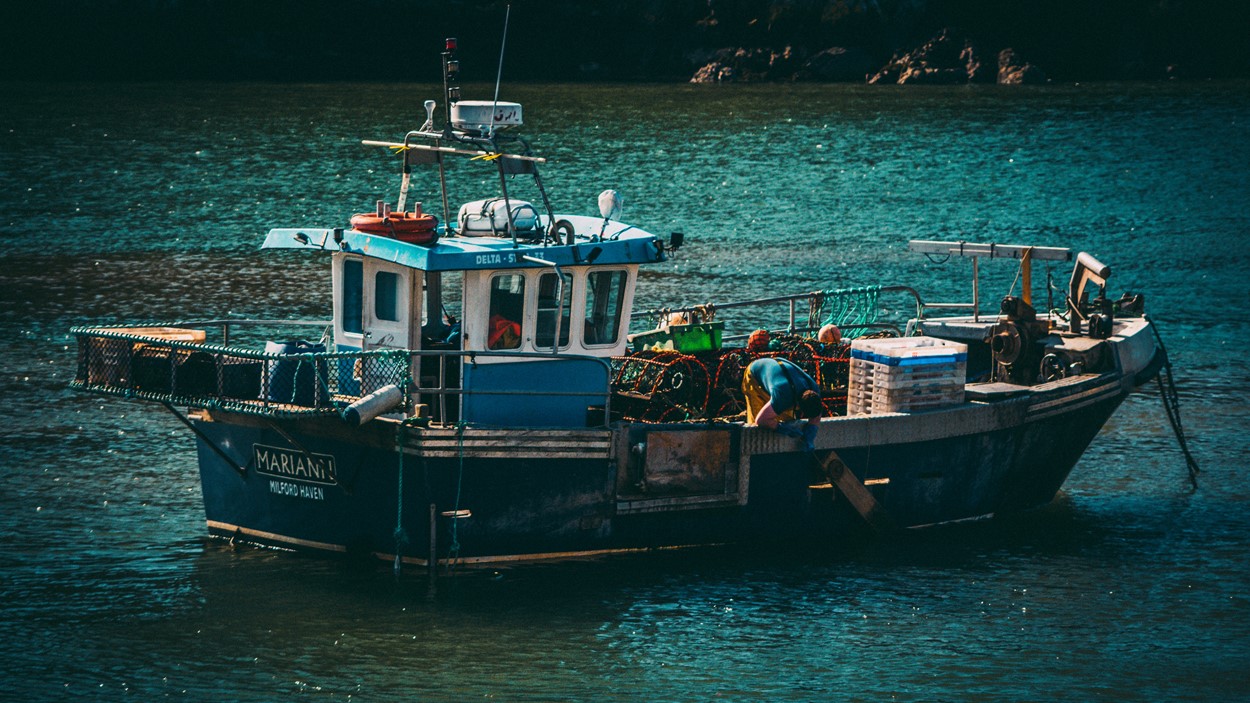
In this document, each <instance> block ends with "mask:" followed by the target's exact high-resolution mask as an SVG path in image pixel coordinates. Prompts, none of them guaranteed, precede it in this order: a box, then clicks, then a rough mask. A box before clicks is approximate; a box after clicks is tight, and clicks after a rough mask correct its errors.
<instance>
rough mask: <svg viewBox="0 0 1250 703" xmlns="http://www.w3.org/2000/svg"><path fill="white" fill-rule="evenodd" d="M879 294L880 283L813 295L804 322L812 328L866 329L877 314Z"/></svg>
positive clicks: (878, 310) (878, 311) (875, 319)
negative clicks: (830, 326) (809, 309)
mask: <svg viewBox="0 0 1250 703" xmlns="http://www.w3.org/2000/svg"><path fill="white" fill-rule="evenodd" d="M880 295H881V286H868V287H865V288H843V289H841V290H826V291H821V292H820V293H816V294H813V295H812V300H811V312H810V314H809V315H808V325H809V326H810V327H811V328H812V329H819V328H820V327H822V326H824V325H830V324H832V325H837V326H838V327H840V328H845V329H861V330H862V329H867V328H869V327H871V326H872V325H873V324H875V323H876V322H877V319H878V317H879V316H880V309H879V308H878V307H877V299H878V298H879V297H880ZM848 336H855V335H848Z"/></svg>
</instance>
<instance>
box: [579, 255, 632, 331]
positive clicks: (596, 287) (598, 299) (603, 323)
mask: <svg viewBox="0 0 1250 703" xmlns="http://www.w3.org/2000/svg"><path fill="white" fill-rule="evenodd" d="M625 279H626V274H625V272H624V271H594V272H592V273H591V274H590V275H589V276H587V277H586V323H585V324H586V326H585V329H584V331H583V335H582V339H583V343H585V344H586V346H595V345H602V344H616V340H617V337H618V336H619V335H620V328H621V308H622V304H623V303H624V301H625Z"/></svg>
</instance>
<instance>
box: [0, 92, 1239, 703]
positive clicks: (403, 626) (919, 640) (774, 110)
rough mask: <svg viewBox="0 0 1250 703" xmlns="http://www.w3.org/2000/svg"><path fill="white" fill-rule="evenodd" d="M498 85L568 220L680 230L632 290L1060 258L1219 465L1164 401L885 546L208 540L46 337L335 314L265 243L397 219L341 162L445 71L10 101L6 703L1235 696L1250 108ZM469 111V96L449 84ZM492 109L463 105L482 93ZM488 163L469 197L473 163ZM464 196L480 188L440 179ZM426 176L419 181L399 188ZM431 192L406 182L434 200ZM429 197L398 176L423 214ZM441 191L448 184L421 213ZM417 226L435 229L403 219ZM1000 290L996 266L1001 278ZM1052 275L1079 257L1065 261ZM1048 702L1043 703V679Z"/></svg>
mask: <svg viewBox="0 0 1250 703" xmlns="http://www.w3.org/2000/svg"><path fill="white" fill-rule="evenodd" d="M709 88H711V87H708V86H641V87H639V86H629V87H622V86H521V87H517V88H516V89H515V90H513V91H510V94H509V95H506V96H505V97H507V98H508V99H512V100H519V101H520V102H523V103H525V105H526V113H527V117H528V119H530V121H531V122H530V125H528V126H527V131H528V133H529V134H531V135H533V136H534V138H535V142H536V146H537V147H538V148H539V149H540V150H542V151H543V152H544V154H545V155H547V156H549V157H551V158H552V160H553V163H552V164H551V165H550V167H549V169H548V172H547V173H546V174H545V176H546V177H545V180H546V182H547V183H548V185H549V186H550V188H551V189H552V191H553V199H554V200H555V201H556V203H557V204H558V205H559V209H561V210H566V211H573V212H579V213H593V212H594V210H595V204H594V203H595V195H596V194H597V193H598V192H599V191H601V190H603V189H604V188H609V187H610V188H614V189H616V190H618V191H620V192H621V193H622V195H623V196H624V198H625V218H626V219H627V220H629V221H631V222H636V223H637V224H638V225H639V226H641V227H643V228H644V229H648V230H651V231H654V232H656V233H659V234H666V233H667V232H669V231H682V232H685V233H686V235H687V241H688V244H687V246H686V248H684V249H683V250H682V252H681V253H680V255H679V256H678V257H677V259H676V260H675V261H673V262H671V263H669V264H666V265H664V266H662V267H659V268H657V269H654V270H652V271H650V272H647V273H645V274H644V279H643V281H644V285H645V288H644V289H642V290H641V291H640V300H639V305H640V306H642V307H651V306H656V305H659V304H663V303H677V302H685V303H699V302H706V301H708V300H718V299H719V300H725V299H731V298H741V297H749V296H756V295H766V294H771V293H775V292H782V291H791V290H809V289H813V288H832V287H840V286H850V285H863V284H871V283H895V282H915V283H917V284H918V287H919V288H921V289H922V292H923V293H925V295H926V297H927V298H928V299H930V300H937V299H951V298H956V297H964V295H965V291H966V286H967V280H968V277H969V271H968V270H967V266H966V263H964V264H962V265H961V264H957V263H953V262H952V263H947V264H946V265H939V264H936V263H932V262H929V261H926V260H925V259H923V258H920V259H913V258H911V257H907V256H905V255H904V253H903V252H904V250H905V247H906V242H907V240H908V239H911V238H935V239H936V238H949V239H959V238H965V239H969V240H994V241H999V242H1011V243H1033V244H1039V245H1058V246H1073V247H1079V248H1083V249H1087V250H1089V251H1091V252H1093V253H1095V254H1096V255H1097V256H1099V258H1101V259H1102V260H1103V261H1104V262H1106V263H1108V264H1110V265H1111V266H1112V269H1113V271H1114V274H1113V278H1112V280H1113V286H1112V287H1113V289H1115V292H1116V293H1118V292H1119V291H1120V290H1124V289H1129V290H1134V291H1142V292H1145V293H1146V296H1147V308H1148V310H1149V311H1151V313H1152V316H1153V317H1154V318H1155V319H1157V320H1159V321H1160V323H1161V325H1162V330H1163V334H1164V339H1165V341H1166V342H1167V344H1168V347H1169V350H1170V351H1171V356H1172V358H1173V360H1174V362H1175V363H1176V364H1177V373H1178V377H1179V380H1180V384H1181V387H1180V392H1181V398H1182V403H1183V406H1182V407H1183V410H1184V413H1185V422H1186V425H1187V427H1188V428H1189V430H1190V431H1191V434H1192V435H1193V439H1192V446H1193V447H1194V449H1195V452H1196V453H1197V455H1198V457H1199V460H1200V462H1201V463H1202V465H1203V467H1204V469H1205V473H1204V474H1203V475H1202V476H1201V478H1200V480H1201V482H1202V488H1201V490H1199V491H1198V492H1197V493H1193V494H1190V493H1188V492H1187V491H1186V478H1185V470H1184V464H1183V462H1182V460H1181V458H1180V455H1179V453H1178V452H1177V450H1176V448H1175V444H1174V440H1173V439H1172V437H1171V435H1170V430H1169V428H1168V427H1167V424H1166V421H1165V420H1164V418H1163V415H1162V413H1161V409H1160V407H1159V400H1158V397H1157V395H1155V394H1154V392H1153V390H1151V389H1147V390H1148V392H1147V393H1144V394H1142V395H1139V396H1136V397H1134V398H1131V399H1130V400H1129V401H1128V402H1126V403H1125V404H1124V406H1123V407H1122V408H1121V409H1120V411H1119V412H1118V413H1117V415H1116V416H1115V417H1114V418H1113V419H1112V421H1111V422H1110V423H1109V424H1108V426H1107V427H1106V429H1105V430H1104V431H1103V433H1102V434H1101V435H1100V437H1099V438H1098V439H1097V440H1096V441H1095V443H1094V445H1093V447H1091V449H1090V451H1089V453H1088V454H1087V455H1086V457H1085V458H1084V459H1083V460H1082V462H1081V464H1080V465H1079V466H1078V467H1077V469H1076V470H1075V471H1074V473H1073V476H1072V478H1071V479H1070V481H1069V483H1068V485H1067V487H1066V489H1065V492H1064V493H1063V494H1062V495H1061V496H1060V498H1059V499H1058V500H1057V501H1056V503H1055V504H1053V505H1051V506H1049V507H1047V508H1045V509H1043V510H1040V511H1037V512H1035V513H1032V514H1029V515H1025V516H1021V517H1018V518H1015V519H1012V520H1010V521H995V522H983V523H974V524H968V525H960V526H955V527H951V528H947V529H941V530H934V531H928V532H921V533H917V534H909V535H906V536H904V537H902V538H901V539H898V540H889V541H868V542H847V543H836V544H829V545H825V546H824V547H823V548H822V549H821V550H819V551H818V552H816V553H811V552H808V551H800V550H798V549H796V548H794V547H787V546H785V545H782V546H774V547H772V548H769V549H766V550H755V551H751V552H743V551H741V550H738V549H718V550H701V551H696V552H666V553H660V554H654V555H647V556H640V557H629V558H621V559H608V560H599V561H589V562H579V563H573V564H562V565H546V566H531V567H518V568H512V569H507V570H500V571H497V572H492V571H488V572H485V573H470V574H463V575H460V576H457V577H455V578H451V579H444V580H441V581H440V582H438V583H437V584H435V585H434V586H433V588H431V586H430V584H429V583H428V582H427V580H426V579H425V578H424V576H423V575H421V574H419V573H408V574H405V575H404V577H402V578H401V579H399V580H395V579H394V578H392V577H391V575H390V574H389V572H388V571H387V570H386V569H378V570H372V569H369V570H360V569H359V568H354V567H350V566H348V565H344V564H339V563H336V562H326V561H321V560H314V559H306V558H301V557H296V556H293V555H290V554H286V553H280V552H272V551H265V550H255V549H241V550H235V549H232V548H230V547H229V546H227V545H223V544H220V543H216V542H209V541H207V540H205V539H204V537H203V535H204V532H205V530H204V525H203V509H202V506H201V504H200V495H199V484H198V476H197V474H196V471H195V466H194V462H195V457H194V450H193V445H192V442H191V439H190V438H189V437H188V436H187V435H186V432H185V430H183V429H182V428H181V426H180V425H179V424H178V423H177V422H176V421H175V420H174V419H173V418H172V417H169V416H168V415H167V414H164V413H162V412H160V411H159V409H153V408H152V407H148V406H145V405H142V404H138V403H132V402H128V401H123V400H113V399H108V400H106V399H100V398H92V397H86V396H81V395H78V394H73V393H70V392H69V391H68V390H67V389H66V388H65V384H66V383H67V382H68V381H69V379H70V378H71V377H72V375H73V372H74V368H75V363H76V360H75V354H76V351H75V349H74V347H73V344H72V340H71V339H70V338H69V336H68V335H67V330H68V329H69V327H71V326H73V325H76V324H83V323H86V322H128V321H139V320H152V321H156V320H173V319H188V318H210V317H220V316H224V315H237V316H255V317H262V316H272V315H275V314H280V315H283V316H300V317H324V316H325V315H327V314H328V310H329V303H328V297H327V294H328V290H327V288H326V286H325V276H326V274H327V272H328V265H327V261H326V260H324V259H321V258H317V257H308V256H302V255H296V254H291V253H287V254H282V253H277V254H270V255H262V254H260V253H259V252H257V251H256V247H257V246H258V244H259V242H260V241H261V237H262V236H263V234H264V232H265V231H266V230H267V229H268V228H269V227H271V226H287V225H297V224H317V225H327V226H332V225H336V224H342V223H344V222H345V221H346V219H347V217H348V216H350V214H351V213H352V212H355V211H360V210H364V209H368V208H369V207H370V205H369V204H370V203H372V202H373V201H375V200H377V199H379V198H388V199H392V200H393V199H394V192H393V191H394V189H395V187H396V181H397V180H398V179H397V178H396V175H397V174H396V173H395V168H394V167H395V164H394V163H393V162H392V161H389V160H388V159H387V157H386V156H385V155H384V154H383V153H375V152H373V151H369V150H366V149H364V148H363V147H361V146H359V144H358V140H359V139H360V138H378V137H381V138H391V137H395V136H397V135H399V134H401V133H402V132H403V131H404V130H406V129H407V128H409V127H411V126H413V125H415V124H416V122H417V121H419V117H418V113H419V111H420V101H421V100H422V99H424V98H425V97H426V96H427V95H430V96H432V95H434V94H435V93H436V92H437V91H436V90H435V89H434V88H433V87H432V86H425V87H421V86H417V87H415V88H414V87H410V86H405V87H403V88H400V87H396V86H384V85H364V86H359V85H308V86H279V87H274V86H255V85H213V84H177V85H163V84H152V85H137V86H136V85H108V86H70V85H51V86H47V85H10V86H6V87H5V89H4V90H5V94H6V97H7V99H6V100H5V101H0V118H3V119H2V120H0V125H3V126H4V127H5V129H4V130H0V140H2V143H3V148H2V149H0V233H2V234H3V242H4V245H5V246H4V249H3V250H2V253H0V291H3V293H2V295H3V300H4V302H5V304H4V305H3V306H0V330H2V331H3V334H0V345H2V346H0V353H2V354H3V358H4V359H5V372H4V374H3V375H2V376H0V393H2V395H0V397H2V398H3V400H4V402H3V403H0V427H2V428H3V430H2V431H0V594H2V595H3V598H0V662H2V663H0V672H2V673H4V674H5V679H6V691H11V692H12V694H13V695H15V696H17V697H22V698H28V697H29V698H33V697H55V698H62V697H73V696H78V697H82V698H88V699H93V698H94V699H102V700H113V699H117V698H122V697H124V696H125V695H126V694H127V693H130V694H132V695H134V696H135V697H140V698H151V697H155V696H160V695H169V696H182V697H185V698H190V699H196V700H207V699H213V700H217V699H227V700H256V701H269V700H273V699H275V698H278V697H282V696H286V695H290V694H291V693H297V692H298V693H303V694H306V695H313V696H319V697H324V698H339V699H346V698H348V697H349V696H350V697H353V698H364V699H369V700H389V699H413V698H420V699H433V700H463V699H467V698H479V697H495V698H500V699H505V700H517V699H520V700H553V699H555V700H589V699H596V700H600V699H605V698H608V699H611V698H617V699H628V700H637V699H647V700H683V701H684V700H690V699H704V698H712V697H714V696H717V697H722V698H729V699H748V700H781V699H785V700H812V699H816V698H824V697H830V696H844V697H862V698H873V699H876V698H886V697H889V696H896V697H898V698H903V699H926V700H932V699H946V700H952V699H958V700H964V699H994V700H999V699H1017V700H1021V699H1038V698H1065V699H1078V698H1086V699H1088V698H1097V699H1102V700H1107V699H1110V700H1116V699H1123V700H1143V699H1145V700H1165V699H1166V700H1175V699H1194V700H1211V699H1223V698H1228V697H1236V696H1237V695H1238V694H1241V695H1244V691H1246V690H1250V680H1248V679H1250V675H1247V674H1246V673H1245V672H1246V671H1248V670H1250V669H1248V668H1247V666H1246V665H1247V664H1250V645H1248V644H1247V643H1248V642H1250V627H1248V626H1247V623H1250V618H1247V603H1246V593H1247V592H1248V588H1247V587H1248V586H1250V568H1248V567H1247V566H1246V563H1245V554H1246V552H1247V547H1248V546H1250V539H1248V537H1247V536H1248V535H1250V517H1247V516H1246V514H1245V511H1244V509H1243V508H1242V506H1244V505H1245V503H1246V501H1247V499H1248V498H1250V495H1248V491H1247V488H1246V487H1245V484H1244V482H1242V481H1240V480H1239V473H1238V472H1239V469H1240V468H1241V464H1242V460H1243V459H1244V455H1245V449H1244V447H1245V441H1244V437H1245V436H1246V435H1247V431H1250V421H1248V417H1247V411H1246V405H1245V403H1244V399H1243V397H1242V396H1243V394H1244V389H1245V388H1247V387H1250V383H1248V381H1250V367H1248V364H1247V361H1246V357H1245V355H1244V354H1243V353H1242V347H1243V346H1244V344H1243V340H1244V339H1246V338H1247V337H1248V336H1250V335H1248V334H1247V333H1248V332H1250V326H1248V324H1247V321H1246V316H1245V314H1244V311H1243V308H1244V306H1245V302H1246V297H1245V292H1244V282H1243V281H1242V278H1243V277H1244V273H1245V271H1247V270H1250V258H1248V255H1247V254H1246V252H1245V251H1244V248H1243V247H1239V246H1236V243H1237V242H1240V241H1241V239H1244V236H1245V233H1246V231H1247V230H1248V229H1250V227H1247V221H1248V219H1250V218H1248V217H1247V215H1246V214H1245V211H1244V208H1243V201H1244V194H1245V193H1246V192H1250V187H1248V186H1250V183H1248V182H1247V181H1248V180H1250V179H1248V178H1247V168H1246V166H1245V164H1247V163H1250V133H1248V132H1250V128H1248V125H1250V109H1248V108H1250V92H1248V91H1247V90H1246V85H1245V84H1242V83H1235V84H1202V85H1131V84H1125V85H1114V84H1107V85H1098V86H1080V87H1062V86H1059V87H1044V88H1038V89H1024V90H1014V91H1005V90H999V89H989V88H985V89H982V88H976V87H972V88H964V87H960V88H952V89H945V88H943V89H916V90H906V91H902V90H894V89H892V88H886V89H880V88H876V87H862V86H858V87H845V86H760V87H745V88H729V89H723V88H724V87H722V88H711V89H709ZM466 93H472V90H470V89H466ZM483 94H485V93H483ZM483 174H484V175H483ZM457 175H458V176H459V177H460V181H459V182H460V183H461V185H460V186H458V188H459V190H457V191H456V193H455V196H454V198H453V200H454V202H460V201H468V200H473V199H476V198H479V197H483V196H484V195H486V194H489V192H490V188H491V177H490V173H489V172H482V173H476V172H469V171H464V172H462V173H459V174H457ZM418 180H419V179H418ZM431 185H432V183H421V182H418V183H417V184H416V185H414V188H418V189H428V188H429V187H430V186H431ZM423 192H424V191H423ZM426 199H427V202H435V200H436V199H435V198H430V197H427V198H426ZM427 209H429V208H428V206H427ZM1012 273H1013V272H1011V271H1006V270H1005V269H1001V268H1000V267H991V266H985V267H983V278H982V283H983V287H984V289H986V290H989V291H993V295H995V296H996V295H999V294H1000V293H1001V292H1002V291H1005V290H1007V288H1008V287H1009V286H1010V285H1011V283H1012V281H1011V275H1012ZM1053 273H1054V275H1055V276H1056V278H1057V279H1058V280H1061V281H1062V280H1065V279H1066V276H1067V274H1068V271H1064V270H1056V271H1054V272H1053ZM1042 691H1045V693H1041V692H1042Z"/></svg>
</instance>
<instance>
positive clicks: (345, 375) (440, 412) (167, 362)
mask: <svg viewBox="0 0 1250 703" xmlns="http://www.w3.org/2000/svg"><path fill="white" fill-rule="evenodd" d="M242 325H247V326H264V327H286V326H290V325H307V326H324V325H325V323H324V322H321V321H316V322H312V321H299V320H209V321H200V322H195V323H170V324H165V325H159V326H144V327H136V326H124V327H123V326H117V327H76V328H74V329H73V330H71V333H72V334H74V335H75V336H76V337H77V338H78V370H77V375H76V377H75V379H74V381H73V382H72V383H71V387H73V388H75V389H78V390H83V391H89V392H94V393H101V394H105V395H115V396H122V397H127V398H137V399H141V400H150V401H155V402H162V403H172V404H177V405H186V406H189V407H198V408H207V409H217V410H226V411H231V412H238V413H245V414H252V415H264V416H270V417H300V416H318V415H326V416H330V415H337V414H339V413H341V412H342V410H343V409H344V408H345V407H346V406H348V405H349V404H351V403H352V402H355V401H356V400H359V399H360V398H362V397H364V396H366V395H368V394H370V393H372V392H374V391H376V390H379V389H382V388H384V387H386V386H389V385H395V386H397V387H399V388H400V390H401V392H402V393H403V397H404V403H403V406H402V408H399V409H402V410H404V411H405V414H408V413H411V412H413V411H415V410H416V406H417V404H418V403H427V404H429V405H430V406H432V407H429V408H428V409H429V410H431V411H433V416H434V418H435V420H437V421H440V422H443V423H447V424H454V423H455V422H456V421H457V420H458V416H459V408H460V405H461V402H460V401H461V400H463V398H464V397H466V396H471V395H475V394H482V395H489V396H503V395H514V394H521V393H524V394H525V395H529V396H575V397H586V398H588V399H590V400H592V401H596V402H601V403H602V404H603V407H604V411H603V418H604V420H603V422H605V423H606V421H607V418H609V417H610V416H611V415H610V413H611V400H612V392H611V385H610V384H611V379H612V369H611V361H610V360H609V359H601V358H598V357H590V356H582V355H570V354H560V355H554V356H553V355H552V354H551V353H549V352H542V353H539V352H482V351H461V350H420V351H418V350H405V349H376V350H370V351H347V352H341V351H323V349H324V347H323V346H316V345H302V346H301V345H294V344H291V345H286V347H285V348H284V350H283V353H275V352H266V351H262V350H259V349H253V348H247V347H242V346H232V345H227V344H225V343H224V342H223V343H209V342H208V341H207V335H206V334H205V333H204V331H203V328H204V327H213V326H216V327H218V328H220V329H221V330H222V334H221V337H222V339H223V340H224V339H229V331H228V330H229V328H230V327H232V326H242ZM487 357H491V358H506V359H509V360H517V361H520V360H523V359H540V360H544V361H551V360H552V359H557V360H578V361H583V362H586V361H589V362H591V363H595V364H598V365H602V367H603V370H604V373H603V386H602V388H596V389H592V390H562V389H559V388H552V389H550V390H542V391H523V392H522V391H509V390H507V389H477V390H474V389H465V388H463V387H461V385H460V378H461V373H460V371H461V369H462V368H463V367H464V366H465V365H468V364H475V363H477V362H478V361H479V360H480V359H482V358H487Z"/></svg>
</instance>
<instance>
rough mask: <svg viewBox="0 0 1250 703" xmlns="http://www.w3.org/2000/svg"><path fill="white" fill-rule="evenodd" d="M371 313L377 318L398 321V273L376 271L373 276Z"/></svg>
mask: <svg viewBox="0 0 1250 703" xmlns="http://www.w3.org/2000/svg"><path fill="white" fill-rule="evenodd" d="M373 315H374V317H376V318H377V319H379V320H386V321H388V322H398V321H399V274H397V273H394V272H391V271H378V272H377V274H376V275H375V276H374V277H373Z"/></svg>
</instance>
